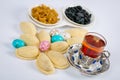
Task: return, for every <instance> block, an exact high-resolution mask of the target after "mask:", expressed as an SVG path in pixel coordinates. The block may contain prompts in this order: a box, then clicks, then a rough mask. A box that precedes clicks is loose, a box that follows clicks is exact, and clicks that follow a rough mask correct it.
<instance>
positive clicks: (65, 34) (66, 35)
mask: <svg viewBox="0 0 120 80" xmlns="http://www.w3.org/2000/svg"><path fill="white" fill-rule="evenodd" d="M60 35H61V36H62V37H63V38H64V40H67V39H69V38H71V35H70V34H69V33H67V32H61V33H60Z"/></svg>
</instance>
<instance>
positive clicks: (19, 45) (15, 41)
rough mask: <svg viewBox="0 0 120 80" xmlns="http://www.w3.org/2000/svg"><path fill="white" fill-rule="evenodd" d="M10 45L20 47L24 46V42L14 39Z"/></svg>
mask: <svg viewBox="0 0 120 80" xmlns="http://www.w3.org/2000/svg"><path fill="white" fill-rule="evenodd" d="M12 45H13V46H14V47H15V48H20V47H23V46H25V45H26V44H25V42H24V41H23V40H21V39H15V40H14V41H13V42H12Z"/></svg>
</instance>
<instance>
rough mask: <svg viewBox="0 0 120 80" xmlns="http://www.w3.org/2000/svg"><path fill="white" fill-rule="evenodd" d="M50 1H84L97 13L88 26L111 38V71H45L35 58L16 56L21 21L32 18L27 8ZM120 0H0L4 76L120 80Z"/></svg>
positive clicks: (10, 79)
mask: <svg viewBox="0 0 120 80" xmlns="http://www.w3.org/2000/svg"><path fill="white" fill-rule="evenodd" d="M42 3H44V4H50V5H52V6H53V7H57V8H60V9H62V8H63V7H64V6H66V5H70V4H81V5H84V6H85V7H87V8H88V9H89V10H91V11H92V12H93V13H94V16H95V23H94V25H92V26H91V27H89V28H88V30H89V31H94V32H98V33H100V34H102V35H103V36H104V37H105V38H106V39H107V42H108V44H107V46H106V48H105V49H107V50H109V51H110V53H111V56H110V62H111V66H110V69H109V70H108V71H107V72H104V73H102V74H99V75H96V76H90V77H88V76H84V75H81V74H80V72H79V71H77V70H76V69H74V68H72V67H70V68H68V69H66V70H58V69H56V72H55V73H54V74H52V75H44V74H42V73H41V72H39V71H38V70H37V68H36V65H35V61H26V60H20V59H18V58H17V57H16V56H15V49H14V48H13V47H12V45H11V42H12V40H14V39H16V38H19V36H20V34H21V33H22V32H21V31H20V27H19V23H20V22H21V21H28V18H27V10H28V8H29V7H31V6H33V5H36V4H42ZM119 6H120V0H0V80H120V76H119V73H120V58H119V57H120V53H119V52H120V51H119V50H120V36H119V35H120V7H119Z"/></svg>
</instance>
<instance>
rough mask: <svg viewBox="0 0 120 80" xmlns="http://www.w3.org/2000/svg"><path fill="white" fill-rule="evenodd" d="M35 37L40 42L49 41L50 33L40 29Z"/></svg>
mask: <svg viewBox="0 0 120 80" xmlns="http://www.w3.org/2000/svg"><path fill="white" fill-rule="evenodd" d="M37 37H38V39H39V41H40V42H42V41H49V42H50V35H49V33H48V32H47V31H45V30H41V31H40V32H39V33H38V34H37Z"/></svg>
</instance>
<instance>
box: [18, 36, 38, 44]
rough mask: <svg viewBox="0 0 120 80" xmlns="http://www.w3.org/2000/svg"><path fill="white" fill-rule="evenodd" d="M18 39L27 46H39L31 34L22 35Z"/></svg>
mask: <svg viewBox="0 0 120 80" xmlns="http://www.w3.org/2000/svg"><path fill="white" fill-rule="evenodd" d="M20 38H21V39H22V40H23V41H25V43H26V44H27V46H39V40H38V39H37V37H36V36H34V35H31V34H22V35H21V36H20Z"/></svg>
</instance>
